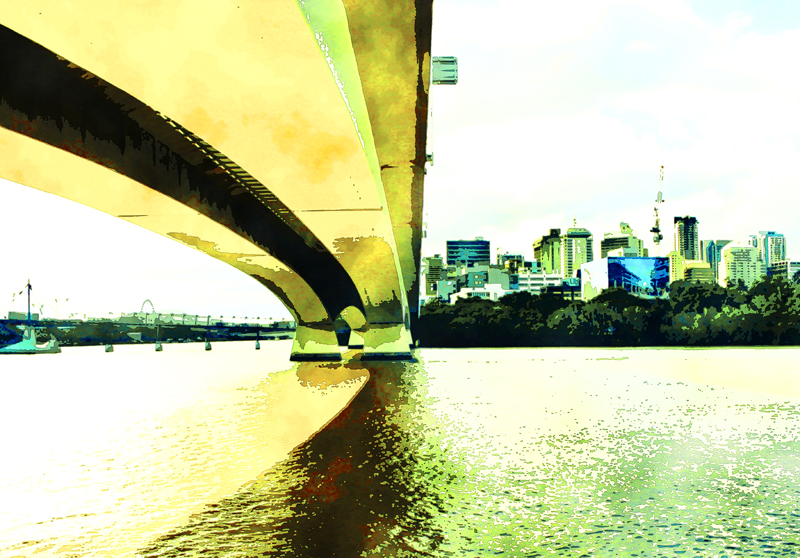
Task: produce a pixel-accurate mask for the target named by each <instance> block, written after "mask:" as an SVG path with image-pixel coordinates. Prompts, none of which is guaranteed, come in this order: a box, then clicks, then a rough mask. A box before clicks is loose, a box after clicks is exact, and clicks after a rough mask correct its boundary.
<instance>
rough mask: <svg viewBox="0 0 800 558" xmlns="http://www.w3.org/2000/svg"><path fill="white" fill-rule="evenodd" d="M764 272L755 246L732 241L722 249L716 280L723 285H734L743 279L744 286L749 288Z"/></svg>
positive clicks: (764, 269)
mask: <svg viewBox="0 0 800 558" xmlns="http://www.w3.org/2000/svg"><path fill="white" fill-rule="evenodd" d="M765 274H766V267H765V265H764V262H763V261H762V260H761V259H760V258H759V254H758V248H757V247H755V246H752V245H750V244H743V243H739V242H732V243H730V244H728V245H727V246H725V248H723V249H722V258H721V260H720V262H719V272H718V274H717V277H718V279H717V280H718V281H719V284H720V285H722V286H723V287H726V286H727V287H730V286H736V285H737V284H738V283H739V281H743V282H744V285H745V287H747V288H750V287H751V286H752V285H753V283H755V282H756V281H758V280H760V279H761V278H762V277H763V276H764V275H765Z"/></svg>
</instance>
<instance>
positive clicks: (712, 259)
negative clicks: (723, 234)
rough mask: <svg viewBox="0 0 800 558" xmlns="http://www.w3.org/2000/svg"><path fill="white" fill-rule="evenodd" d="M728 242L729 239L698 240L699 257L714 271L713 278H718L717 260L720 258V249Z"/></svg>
mask: <svg viewBox="0 0 800 558" xmlns="http://www.w3.org/2000/svg"><path fill="white" fill-rule="evenodd" d="M730 243H731V241H730V240H701V241H700V256H701V259H702V260H703V261H704V262H706V263H707V264H708V265H710V266H711V271H713V272H714V279H715V280H719V262H720V260H721V259H722V249H723V248H724V247H725V246H726V245H728V244H730Z"/></svg>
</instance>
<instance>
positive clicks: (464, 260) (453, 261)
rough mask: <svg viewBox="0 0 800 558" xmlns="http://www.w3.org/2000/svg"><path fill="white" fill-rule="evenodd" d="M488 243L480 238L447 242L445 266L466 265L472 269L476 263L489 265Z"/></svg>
mask: <svg viewBox="0 0 800 558" xmlns="http://www.w3.org/2000/svg"><path fill="white" fill-rule="evenodd" d="M489 252H490V250H489V241H488V240H484V239H483V238H482V237H480V236H479V237H476V238H475V240H448V241H447V265H459V264H460V265H466V266H467V267H472V266H474V265H475V264H476V263H481V262H483V263H487V264H488V263H490V261H491V258H490V256H489Z"/></svg>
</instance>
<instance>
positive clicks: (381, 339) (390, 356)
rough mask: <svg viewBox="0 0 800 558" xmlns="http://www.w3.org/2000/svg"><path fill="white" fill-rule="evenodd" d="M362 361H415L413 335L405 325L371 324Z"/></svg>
mask: <svg viewBox="0 0 800 558" xmlns="http://www.w3.org/2000/svg"><path fill="white" fill-rule="evenodd" d="M362 335H363V336H364V352H363V353H362V355H361V360H413V359H414V357H413V355H412V354H411V350H410V349H409V346H410V345H411V334H410V333H409V331H408V328H406V326H405V324H403V323H394V324H392V323H390V324H369V326H368V329H366V330H365V331H363V333H362Z"/></svg>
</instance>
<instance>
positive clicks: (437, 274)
mask: <svg viewBox="0 0 800 558" xmlns="http://www.w3.org/2000/svg"><path fill="white" fill-rule="evenodd" d="M422 274H423V275H424V276H425V281H424V285H425V295H426V296H433V295H435V294H436V284H437V283H438V282H439V281H441V280H442V279H444V260H443V259H442V256H441V255H439V254H436V255H435V256H433V257H428V258H422Z"/></svg>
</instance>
